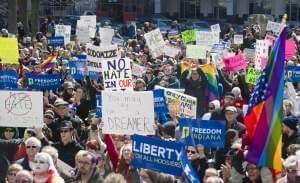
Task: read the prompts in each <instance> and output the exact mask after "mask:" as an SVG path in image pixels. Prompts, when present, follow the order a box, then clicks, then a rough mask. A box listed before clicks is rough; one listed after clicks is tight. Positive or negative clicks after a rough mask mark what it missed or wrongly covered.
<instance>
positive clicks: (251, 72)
mask: <svg viewBox="0 0 300 183" xmlns="http://www.w3.org/2000/svg"><path fill="white" fill-rule="evenodd" d="M260 73H261V72H260V70H258V69H255V68H248V70H247V73H246V83H249V84H252V85H256V81H257V80H258V78H259V76H260Z"/></svg>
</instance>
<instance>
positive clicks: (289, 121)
mask: <svg viewBox="0 0 300 183" xmlns="http://www.w3.org/2000/svg"><path fill="white" fill-rule="evenodd" d="M283 124H284V125H285V126H287V127H289V128H290V129H291V130H294V131H297V130H298V128H297V125H298V119H297V118H296V117H293V116H289V117H285V118H284V119H283Z"/></svg>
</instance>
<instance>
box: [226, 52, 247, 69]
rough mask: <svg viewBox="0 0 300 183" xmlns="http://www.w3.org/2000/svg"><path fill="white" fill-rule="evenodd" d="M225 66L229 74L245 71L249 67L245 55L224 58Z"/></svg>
mask: <svg viewBox="0 0 300 183" xmlns="http://www.w3.org/2000/svg"><path fill="white" fill-rule="evenodd" d="M224 64H225V66H226V69H227V70H228V71H229V72H237V71H239V70H241V69H245V68H246V67H247V65H248V64H247V62H246V60H245V56H244V55H243V54H239V55H236V56H233V57H228V58H224Z"/></svg>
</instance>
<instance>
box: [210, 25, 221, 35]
mask: <svg viewBox="0 0 300 183" xmlns="http://www.w3.org/2000/svg"><path fill="white" fill-rule="evenodd" d="M210 29H211V31H212V32H217V33H219V32H221V28H220V24H214V25H211V26H210Z"/></svg>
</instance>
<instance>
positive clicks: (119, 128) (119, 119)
mask: <svg viewBox="0 0 300 183" xmlns="http://www.w3.org/2000/svg"><path fill="white" fill-rule="evenodd" d="M102 120H103V121H104V126H103V128H102V130H103V133H104V134H121V135H124V134H126V135H132V134H139V135H154V133H155V130H154V102H153V93H152V92H151V91H146V92H130V91H128V92H123V91H114V92H109V91H103V92H102Z"/></svg>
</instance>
